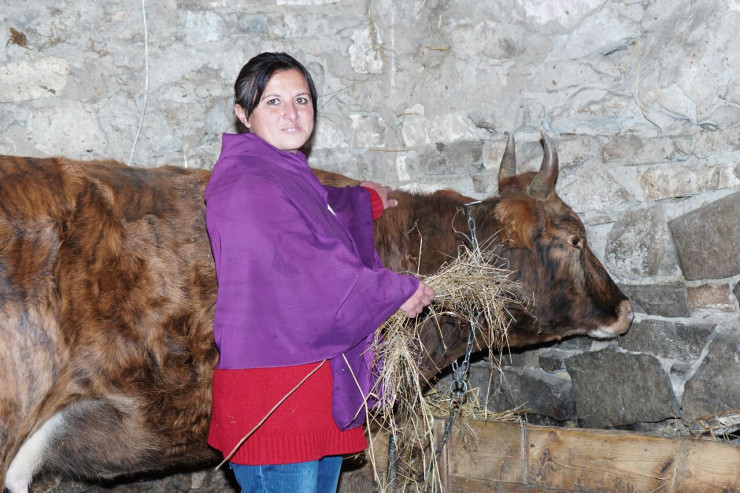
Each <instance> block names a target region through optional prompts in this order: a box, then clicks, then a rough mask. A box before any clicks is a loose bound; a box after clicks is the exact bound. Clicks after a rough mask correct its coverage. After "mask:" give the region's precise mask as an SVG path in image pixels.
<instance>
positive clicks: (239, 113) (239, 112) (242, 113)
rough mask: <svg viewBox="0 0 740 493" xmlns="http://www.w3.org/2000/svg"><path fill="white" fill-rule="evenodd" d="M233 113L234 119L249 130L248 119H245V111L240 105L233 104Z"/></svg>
mask: <svg viewBox="0 0 740 493" xmlns="http://www.w3.org/2000/svg"><path fill="white" fill-rule="evenodd" d="M234 113H236V117H237V118H238V119H239V121H240V122H242V124H243V125H244V126H245V127H247V128H251V126H252V125H251V124H250V123H249V118H247V111H246V110H245V109H244V107H243V106H242V105H240V104H238V103H237V104H234Z"/></svg>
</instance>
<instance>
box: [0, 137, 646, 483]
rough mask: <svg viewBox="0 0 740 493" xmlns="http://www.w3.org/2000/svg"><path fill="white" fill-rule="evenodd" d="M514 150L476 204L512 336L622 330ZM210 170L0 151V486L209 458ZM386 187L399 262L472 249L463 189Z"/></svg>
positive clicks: (447, 347) (379, 231)
mask: <svg viewBox="0 0 740 493" xmlns="http://www.w3.org/2000/svg"><path fill="white" fill-rule="evenodd" d="M509 144H510V145H509V146H508V147H507V153H506V154H505V156H504V164H507V163H508V164H507V165H506V166H503V165H502V170H507V171H506V172H503V173H502V175H500V180H499V185H500V189H501V196H499V197H495V198H491V199H488V200H486V201H483V203H481V204H480V205H478V206H476V207H475V208H474V216H475V219H476V222H477V225H478V237H479V238H480V239H481V242H483V243H485V242H486V241H485V240H486V239H488V238H489V237H495V236H496V235H497V234H498V235H500V237H501V241H498V242H493V243H492V248H496V249H497V253H498V254H499V255H501V256H502V257H504V258H505V259H507V260H508V262H509V264H510V265H509V266H510V268H511V269H514V270H515V271H516V272H517V273H516V277H517V279H518V280H519V281H521V282H522V283H523V284H524V286H525V289H527V291H528V292H531V293H533V294H534V298H535V305H534V309H533V310H531V311H529V312H525V311H521V310H520V311H517V307H511V310H512V311H513V312H514V313H515V314H516V315H517V319H516V321H515V325H514V326H513V327H512V329H511V330H510V331H509V335H508V343H509V345H511V346H521V345H525V344H533V343H538V342H545V341H549V340H554V339H559V338H561V337H563V336H567V335H572V334H591V335H595V336H601V337H613V336H615V335H616V334H619V333H622V332H624V331H625V330H627V328H628V327H629V323H630V322H631V319H632V313H631V308H630V306H629V302H628V301H627V300H626V298H625V297H624V295H622V293H621V292H620V291H619V290H618V289H617V287H616V285H614V283H613V281H612V280H611V279H610V278H609V276H608V275H607V273H606V272H605V271H604V269H603V267H602V266H601V264H599V262H598V260H596V258H595V257H594V256H593V254H591V252H590V251H589V250H588V246H587V245H586V243H585V233H584V230H583V225H582V223H581V222H580V220H578V217H577V216H576V215H575V214H574V213H573V211H572V210H570V208H568V207H567V206H566V205H565V204H563V203H562V201H560V199H559V198H558V197H557V195H556V194H555V192H554V180H555V178H556V176H557V156H556V154H555V168H554V173H555V176H554V177H553V176H552V158H553V152H552V151H551V150H550V151H548V146H549V143H548V142H546V144H547V145H546V153H545V154H546V158H545V159H544V160H543V170H541V171H540V172H539V173H530V174H524V175H516V174H515V172H513V171H512V167H511V161H512V160H514V161H515V158H513V140H512V141H511V142H510V143H509ZM548 152H550V154H549V157H548ZM547 163H549V165H548V166H550V168H548V169H545V168H546V167H547V166H546V164H547ZM507 173H508V175H507ZM317 174H318V176H319V177H320V178H321V179H322V181H324V182H325V183H327V184H335V185H347V184H351V183H352V180H349V179H347V178H345V177H341V176H339V175H333V174H330V173H322V172H317ZM208 177H209V173H208V172H207V171H200V170H185V169H182V168H175V167H163V168H156V169H141V168H132V167H126V166H123V165H121V164H119V163H115V162H89V163H79V162H73V161H69V160H64V159H26V158H16V157H7V156H6V157H0V207H1V208H2V211H1V212H0V302H1V303H2V306H1V307H0V336H1V337H2V338H3V341H4V344H3V345H0V363H1V364H0V474H2V476H0V478H5V479H4V481H5V486H6V487H7V488H8V489H10V490H11V492H12V493H22V492H24V491H26V490H27V488H28V485H29V484H30V481H31V479H32V476H33V474H35V473H37V472H39V471H42V470H53V471H57V472H61V473H63V474H65V475H69V476H74V477H81V478H93V479H94V478H112V477H116V476H121V475H137V474H141V473H144V472H148V471H165V470H168V469H170V468H175V467H183V466H195V465H201V464H204V463H208V462H212V461H214V460H215V459H216V456H215V453H214V452H213V451H212V450H211V449H210V448H209V447H208V446H207V444H206V436H207V427H208V417H209V412H210V400H211V395H210V382H211V377H212V374H213V370H214V368H215V364H216V361H217V352H216V349H215V346H214V344H213V337H212V323H213V313H214V304H215V298H216V280H215V272H214V269H213V261H212V258H211V251H210V245H209V243H208V237H207V235H206V231H205V225H204V222H203V218H204V203H203V192H204V189H205V186H206V183H207V181H208ZM548 180H550V181H548ZM539 182H544V184H543V183H539ZM395 197H396V198H397V199H398V201H399V206H398V207H397V208H394V209H389V210H388V211H387V212H386V214H385V216H384V218H383V219H381V220H380V221H378V222H377V223H376V246H377V248H378V251H379V253H380V254H381V257H382V258H383V260H384V262H385V263H386V265H387V266H388V267H389V268H392V269H394V270H398V271H419V272H422V273H432V272H434V271H435V270H436V269H438V268H439V266H440V265H441V264H442V263H443V262H444V261H445V260H447V259H449V257H450V256H451V255H455V254H456V253H457V251H458V248H459V246H460V245H462V244H464V243H465V242H466V241H467V240H466V238H465V235H464V234H461V233H460V232H465V231H466V227H465V223H464V217H463V215H462V214H461V206H462V204H464V203H466V202H469V201H470V199H469V198H467V197H464V196H462V195H459V194H456V193H454V192H450V191H444V192H438V193H435V194H432V195H413V194H407V193H396V195H395ZM420 239H423V242H421V244H422V245H423V250H422V251H421V254H419V245H420V241H419V240H420ZM442 325H443V330H442V331H439V330H437V329H436V327H432V326H431V324H430V328H429V330H424V331H423V332H422V334H421V336H420V339H421V343H422V344H424V346H425V350H424V351H422V352H421V353H422V354H423V355H424V356H423V357H422V365H421V367H422V370H423V372H424V373H425V376H431V375H432V374H434V373H435V372H436V371H437V369H438V368H440V367H444V366H446V365H447V364H449V362H451V361H452V360H453V359H455V358H457V357H458V356H460V355H461V354H462V352H463V350H464V346H465V342H466V337H467V332H466V330H465V328H464V327H460V326H459V324H457V322H455V321H443V323H442ZM420 357H421V356H420Z"/></svg>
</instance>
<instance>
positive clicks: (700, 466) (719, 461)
mask: <svg viewBox="0 0 740 493" xmlns="http://www.w3.org/2000/svg"><path fill="white" fill-rule="evenodd" d="M681 445H682V446H681V458H680V459H681V460H680V461H679V464H678V467H677V471H676V479H675V485H676V487H675V489H674V491H675V492H676V493H678V492H681V493H684V492H685V493H704V492H707V493H709V492H714V491H723V492H739V491H740V447H734V446H728V445H726V444H724V443H721V442H710V441H700V440H693V439H684V440H683V441H682V444H681Z"/></svg>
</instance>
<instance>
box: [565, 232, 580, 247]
mask: <svg viewBox="0 0 740 493" xmlns="http://www.w3.org/2000/svg"><path fill="white" fill-rule="evenodd" d="M568 244H569V245H570V246H572V247H573V248H583V238H581V236H580V235H570V238H568Z"/></svg>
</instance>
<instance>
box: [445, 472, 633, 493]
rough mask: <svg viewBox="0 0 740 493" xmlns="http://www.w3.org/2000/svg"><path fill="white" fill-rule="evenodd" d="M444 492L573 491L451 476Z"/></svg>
mask: <svg viewBox="0 0 740 493" xmlns="http://www.w3.org/2000/svg"><path fill="white" fill-rule="evenodd" d="M444 491H445V493H467V492H485V493H569V492H571V491H573V490H562V489H557V488H542V487H539V486H532V485H526V484H513V483H504V482H500V481H486V480H483V479H470V478H460V477H457V476H450V480H449V484H448V486H447V488H446V489H445V490H444ZM620 493H621V492H620Z"/></svg>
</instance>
